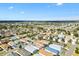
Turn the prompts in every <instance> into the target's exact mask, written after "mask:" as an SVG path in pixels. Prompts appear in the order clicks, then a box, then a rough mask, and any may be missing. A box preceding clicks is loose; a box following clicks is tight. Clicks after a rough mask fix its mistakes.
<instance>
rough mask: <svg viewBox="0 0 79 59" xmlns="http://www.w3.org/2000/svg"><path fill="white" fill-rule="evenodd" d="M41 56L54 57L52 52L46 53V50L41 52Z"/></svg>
mask: <svg viewBox="0 0 79 59" xmlns="http://www.w3.org/2000/svg"><path fill="white" fill-rule="evenodd" d="M39 54H40V55H43V56H53V54H52V53H51V52H48V51H46V50H45V49H44V48H42V49H40V50H39Z"/></svg>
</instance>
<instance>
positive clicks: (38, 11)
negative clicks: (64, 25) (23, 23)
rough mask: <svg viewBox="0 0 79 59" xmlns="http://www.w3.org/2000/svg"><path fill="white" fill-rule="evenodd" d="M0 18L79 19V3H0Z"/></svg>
mask: <svg viewBox="0 0 79 59" xmlns="http://www.w3.org/2000/svg"><path fill="white" fill-rule="evenodd" d="M0 20H40V21H43V20H44V21H47V20H49V21H54V20H56V21H59V20H79V4H78V3H0Z"/></svg>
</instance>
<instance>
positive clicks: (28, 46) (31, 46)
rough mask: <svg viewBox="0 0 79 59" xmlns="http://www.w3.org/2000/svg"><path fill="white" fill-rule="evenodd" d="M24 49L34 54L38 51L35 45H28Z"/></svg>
mask: <svg viewBox="0 0 79 59" xmlns="http://www.w3.org/2000/svg"><path fill="white" fill-rule="evenodd" d="M24 49H25V50H27V51H29V52H31V53H33V52H34V51H35V50H37V48H35V47H34V46H33V45H26V46H25V48H24Z"/></svg>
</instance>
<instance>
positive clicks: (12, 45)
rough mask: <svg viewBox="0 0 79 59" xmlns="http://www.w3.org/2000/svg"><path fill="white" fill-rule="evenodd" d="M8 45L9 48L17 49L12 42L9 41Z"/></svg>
mask: <svg viewBox="0 0 79 59" xmlns="http://www.w3.org/2000/svg"><path fill="white" fill-rule="evenodd" d="M8 45H9V46H11V47H12V48H16V47H17V46H16V44H15V43H14V42H12V41H10V42H9V43H8Z"/></svg>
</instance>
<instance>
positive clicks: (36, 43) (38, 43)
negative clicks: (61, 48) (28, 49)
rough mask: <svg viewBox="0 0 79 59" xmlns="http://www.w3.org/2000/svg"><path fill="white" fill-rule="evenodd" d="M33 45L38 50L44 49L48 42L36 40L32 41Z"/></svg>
mask: <svg viewBox="0 0 79 59" xmlns="http://www.w3.org/2000/svg"><path fill="white" fill-rule="evenodd" d="M33 44H34V45H35V46H36V47H38V48H39V49H40V48H42V47H44V46H45V44H49V41H46V40H36V41H34V43H33Z"/></svg>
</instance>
